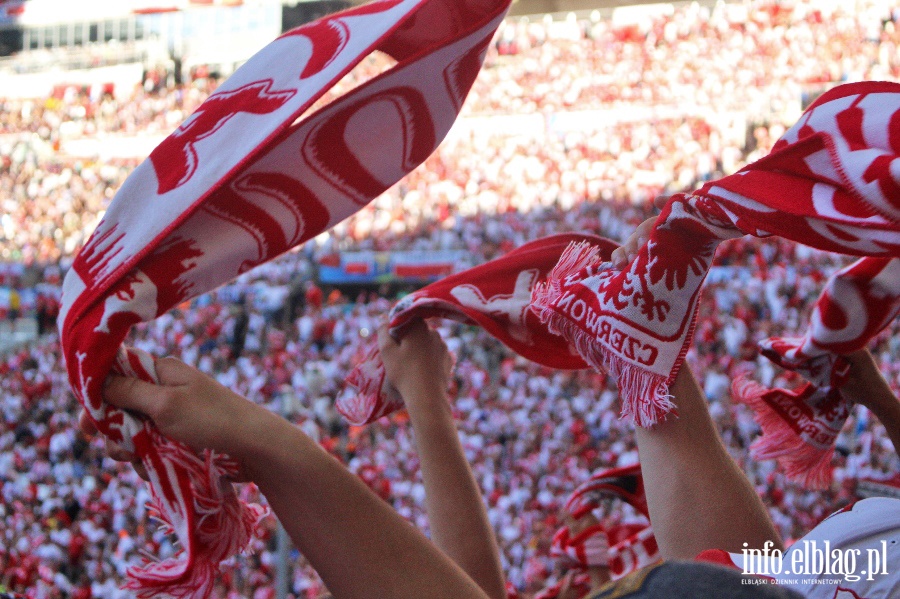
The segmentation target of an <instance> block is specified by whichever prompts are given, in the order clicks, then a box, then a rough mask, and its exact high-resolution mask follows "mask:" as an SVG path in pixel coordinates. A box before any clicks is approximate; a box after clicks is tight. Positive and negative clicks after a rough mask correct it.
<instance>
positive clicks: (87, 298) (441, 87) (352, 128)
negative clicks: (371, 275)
mask: <svg viewBox="0 0 900 599" xmlns="http://www.w3.org/2000/svg"><path fill="white" fill-rule="evenodd" d="M507 7H508V2H504V1H499V2H491V1H487V0H484V1H477V0H476V1H473V2H468V3H459V2H451V1H449V0H381V1H379V2H374V3H371V4H367V5H362V6H358V7H355V8H352V9H349V10H346V11H344V12H341V13H337V14H334V15H331V16H328V17H325V18H323V19H320V20H318V21H315V22H313V23H310V24H307V25H303V26H301V27H299V28H297V29H294V30H291V31H289V32H287V33H285V34H284V35H282V36H281V37H279V38H278V39H276V40H275V41H274V42H272V43H271V44H270V45H268V46H267V47H265V48H264V49H263V50H261V51H260V52H259V53H258V54H256V55H255V56H253V57H252V58H251V59H250V60H249V61H248V62H247V63H246V64H245V65H244V66H242V67H241V68H240V69H238V70H237V71H236V72H235V73H234V75H232V76H231V77H230V78H229V79H228V80H227V81H226V82H225V83H223V84H222V86H221V87H220V88H219V89H218V90H217V91H216V93H214V94H213V95H211V96H210V97H209V98H208V99H207V100H206V102H204V103H203V104H202V105H201V106H200V107H199V108H198V109H197V111H196V112H195V113H194V114H192V115H191V116H190V117H188V119H187V120H186V121H185V122H184V123H183V124H182V125H181V126H180V127H179V128H178V129H177V130H176V131H175V132H174V133H173V134H172V135H170V136H169V137H168V138H166V139H165V140H164V141H163V142H162V143H161V144H160V145H159V146H158V147H157V148H156V149H155V150H154V151H153V152H152V153H151V155H150V157H149V158H148V159H147V160H146V161H144V162H143V163H142V164H141V165H140V166H138V167H137V168H136V169H135V171H134V172H133V173H132V174H131V176H130V177H129V178H128V179H127V180H126V181H125V183H124V184H123V186H122V188H121V189H120V190H119V192H118V193H117V194H116V196H115V198H114V199H113V201H112V203H111V204H110V206H109V209H108V210H107V212H106V214H105V216H104V218H103V219H102V221H101V222H100V223H99V225H98V226H97V229H96V231H95V232H94V234H93V235H92V236H91V238H90V239H89V240H88V242H87V243H86V245H85V246H84V248H83V249H82V250H81V252H80V253H79V254H78V256H77V257H76V259H75V261H74V263H73V265H72V268H71V270H70V271H69V273H68V274H67V276H66V279H65V281H64V285H63V310H62V314H61V317H60V329H61V336H62V343H63V350H64V354H65V359H66V367H67V371H68V375H69V380H70V383H71V386H72V389H73V392H74V393H75V395H76V396H77V397H78V399H79V401H80V402H81V404H82V405H83V406H84V408H85V410H86V412H87V414H88V415H89V417H90V418H91V420H92V421H93V422H94V423H95V425H96V426H97V428H98V430H99V431H100V432H101V433H103V434H104V435H105V436H106V437H107V438H108V439H110V440H112V441H115V442H117V443H119V444H121V445H122V446H123V447H125V448H126V449H129V450H132V451H135V452H136V453H137V455H138V456H139V457H140V459H141V460H142V462H143V464H144V466H145V468H146V470H147V472H148V475H149V478H150V481H151V483H150V485H151V491H152V494H153V498H154V505H155V507H156V508H157V511H158V512H159V513H160V516H161V518H162V519H163V520H164V521H166V522H168V523H169V525H170V526H171V528H172V529H173V531H174V533H175V534H176V535H177V537H178V541H179V543H180V546H181V547H182V548H183V550H182V551H181V552H180V554H179V555H177V556H175V557H174V558H170V559H167V560H164V561H157V562H151V563H147V564H146V565H144V566H142V567H135V568H131V569H130V570H129V582H128V583H127V586H128V587H129V588H131V589H134V590H135V591H137V594H138V596H140V597H149V596H153V595H156V594H159V593H167V594H169V595H172V596H176V597H194V596H196V597H203V596H206V595H208V592H209V591H210V590H211V586H212V583H213V581H212V578H211V576H212V574H213V573H214V571H215V568H216V566H217V565H218V563H219V562H220V561H221V560H224V559H226V558H228V557H230V555H231V554H232V553H233V552H234V550H235V549H239V547H238V543H236V542H234V540H235V539H239V540H240V539H245V538H247V537H249V533H250V528H252V522H253V520H254V518H255V517H256V516H258V512H257V510H255V509H253V508H249V507H247V506H244V505H243V504H241V503H240V502H239V501H238V499H237V497H236V495H235V493H234V491H233V490H232V489H231V487H230V485H229V484H227V483H225V482H222V483H221V484H218V483H217V484H209V481H211V480H216V481H224V480H225V478H223V477H222V475H223V474H227V462H223V461H222V459H221V458H219V457H216V456H211V455H209V454H208V453H207V454H204V455H202V456H193V457H191V453H190V451H189V450H188V449H187V448H186V447H185V446H184V445H181V444H179V443H174V442H172V441H171V440H167V439H165V438H164V437H162V436H161V435H160V434H159V433H158V432H157V431H155V429H154V428H153V426H152V423H148V422H144V421H142V420H140V419H138V418H136V417H134V416H132V415H131V414H128V413H125V412H122V411H120V410H117V409H115V408H113V407H111V406H109V405H107V404H106V403H104V401H103V393H102V386H103V382H104V380H105V379H106V376H107V374H108V373H109V372H110V370H111V369H113V368H116V369H117V370H118V371H119V372H123V373H131V374H137V375H141V376H142V377H143V378H146V379H147V380H153V377H152V376H151V374H152V360H149V361H148V359H147V357H146V356H142V355H139V354H137V353H135V352H134V351H133V350H124V353H122V351H123V350H122V349H121V344H122V341H123V340H124V338H125V336H126V334H127V332H128V330H129V328H130V327H131V326H132V325H134V324H136V323H138V322H145V321H149V320H152V319H154V318H156V317H157V316H159V315H161V314H163V313H165V312H166V311H168V310H169V309H170V308H172V307H173V306H175V305H177V304H179V303H181V302H183V301H186V300H188V299H190V298H193V297H196V296H197V295H200V294H202V293H205V292H207V291H209V290H211V289H213V288H215V287H217V286H218V285H220V284H222V283H225V282H227V281H229V280H231V279H232V278H234V277H236V276H237V275H239V274H241V273H243V272H245V271H247V270H248V269H250V268H252V267H254V266H256V265H258V264H261V263H263V262H265V261H267V260H270V259H272V258H274V257H276V256H278V255H279V254H281V253H283V252H285V251H287V250H288V249H290V248H292V247H294V246H296V245H298V244H300V243H303V242H304V241H306V240H307V239H310V238H311V237H313V236H315V235H317V234H319V233H321V232H322V231H324V230H327V229H329V228H330V227H332V226H333V225H335V224H336V223H338V222H340V221H341V220H343V219H345V218H346V217H348V216H350V215H352V214H354V213H355V212H357V211H358V210H360V209H361V208H362V207H363V206H365V205H366V204H367V203H368V202H369V201H370V200H372V199H373V198H374V197H376V196H377V195H379V194H380V193H382V192H383V191H385V190H386V189H387V188H388V187H390V186H391V185H393V184H394V183H395V182H397V181H398V180H399V179H400V178H402V177H403V176H404V175H406V174H407V173H409V172H410V171H411V170H412V169H413V168H415V167H416V166H418V165H419V164H421V163H422V162H423V161H424V160H425V159H426V158H427V156H428V155H429V154H431V152H432V151H433V150H434V149H435V148H436V147H437V145H438V143H440V141H441V140H442V139H443V138H444V136H445V135H446V133H447V131H448V130H449V128H450V126H451V125H452V124H453V122H454V120H455V119H456V117H457V115H458V113H459V110H460V108H461V106H462V103H463V101H464V99H465V97H466V94H467V93H468V91H469V88H470V87H471V85H472V83H473V82H474V80H475V77H476V76H477V73H478V71H479V69H480V67H481V63H482V60H483V58H484V53H485V52H486V50H487V47H488V44H489V43H490V40H491V38H492V36H493V33H494V31H495V30H496V28H497V27H498V26H499V23H500V21H501V19H502V18H503V15H504V14H505V11H506V9H507ZM376 50H379V51H382V52H385V53H387V54H389V55H390V56H392V57H393V58H394V59H396V60H397V64H396V65H395V66H394V67H392V68H390V69H389V70H387V71H385V72H384V73H382V74H381V75H379V76H377V77H375V78H373V79H371V80H370V81H367V82H366V83H364V84H362V85H361V86H359V87H358V88H356V89H354V90H353V91H351V92H349V93H347V94H345V95H344V96H342V97H340V98H338V99H337V100H335V101H333V102H331V103H330V104H328V105H326V106H325V107H324V108H322V109H320V110H318V111H316V112H315V113H313V114H311V115H309V116H307V117H305V118H303V119H301V120H299V121H297V118H298V117H299V116H300V115H301V114H302V113H303V112H304V111H306V110H307V109H308V108H309V107H310V106H311V105H312V103H313V102H315V100H316V99H318V98H319V97H321V96H322V94H323V93H325V92H326V91H327V90H328V89H329V88H331V87H332V86H333V85H334V84H335V83H336V82H337V81H338V80H339V79H340V78H341V77H342V76H343V75H344V74H346V73H347V72H348V71H349V70H350V69H352V68H353V67H354V66H355V65H356V64H357V63H359V61H360V60H362V58H364V57H365V56H367V55H368V54H370V53H371V52H373V51H376ZM295 121H296V122H295ZM117 360H118V365H117V366H116V363H117V362H116V361H117ZM134 366H140V367H139V368H137V367H134ZM195 457H196V458H197V459H194V458H195ZM223 469H224V470H223ZM221 537H230V538H229V539H223V538H221ZM226 540H227V541H228V542H225V541H226Z"/></svg>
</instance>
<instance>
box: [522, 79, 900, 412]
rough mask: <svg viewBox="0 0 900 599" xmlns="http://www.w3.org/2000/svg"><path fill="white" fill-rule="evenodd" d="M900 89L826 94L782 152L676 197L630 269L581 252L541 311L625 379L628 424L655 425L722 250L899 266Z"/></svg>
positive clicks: (539, 292) (539, 299)
mask: <svg viewBox="0 0 900 599" xmlns="http://www.w3.org/2000/svg"><path fill="white" fill-rule="evenodd" d="M898 119H900V85H898V84H895V83H882V82H864V83H853V84H847V85H842V86H839V87H836V88H833V89H831V90H829V91H828V92H826V93H825V94H822V96H820V97H819V99H818V100H817V101H816V102H815V103H814V104H813V105H811V106H810V107H809V109H808V110H807V111H806V112H805V113H804V114H803V116H802V117H801V119H800V120H799V121H798V122H797V124H796V125H794V126H793V127H791V128H790V129H789V130H788V131H787V132H786V133H785V134H784V136H783V137H782V138H781V139H780V140H779V141H778V142H777V143H776V144H775V146H774V147H773V149H772V152H771V153H770V154H769V155H768V156H766V157H764V158H762V159H760V160H758V161H757V162H754V163H753V164H750V165H748V166H746V167H744V168H743V169H741V170H740V171H738V172H737V173H735V174H734V175H731V176H728V177H724V178H722V179H719V180H716V181H711V182H709V183H707V184H706V185H704V186H703V187H702V188H700V189H699V190H697V191H695V192H694V193H692V194H677V195H675V196H673V197H672V198H671V199H670V201H669V203H668V204H667V205H666V207H665V208H664V209H663V211H662V213H661V214H660V216H659V218H658V219H657V221H656V224H655V226H654V228H653V230H652V231H651V233H650V235H649V240H648V241H647V243H646V244H645V245H644V246H643V247H642V248H641V249H640V250H639V252H638V254H637V256H636V257H635V258H634V260H633V261H632V262H631V263H630V264H628V265H627V266H625V267H624V268H623V269H618V268H614V267H613V266H612V264H610V263H608V262H605V260H604V259H602V258H601V257H600V256H598V254H597V253H596V252H595V251H593V250H592V248H590V247H589V246H588V245H584V244H582V245H574V246H573V247H571V248H570V249H569V250H568V251H567V252H565V253H564V254H563V256H562V257H561V258H560V261H559V264H558V265H557V267H556V268H555V269H554V271H553V272H551V274H550V276H549V277H548V280H547V281H546V282H545V283H543V284H541V285H538V286H536V287H535V290H534V293H533V297H532V307H533V309H534V310H535V311H537V313H538V314H539V316H540V318H541V320H542V321H543V322H546V323H547V325H548V328H549V329H550V330H551V331H552V332H556V333H559V334H561V335H563V336H565V337H566V338H567V339H569V340H570V341H572V343H573V344H574V345H575V347H576V348H577V349H578V352H579V354H581V356H582V357H583V358H584V359H585V361H587V362H588V363H590V364H591V365H592V366H594V367H595V368H597V369H602V370H605V371H607V372H609V373H610V375H612V376H613V377H615V378H616V379H617V382H618V385H619V393H620V395H621V397H622V402H623V408H622V412H623V415H624V416H627V417H630V418H631V419H632V420H633V421H634V422H635V423H636V424H637V425H639V426H643V427H646V426H651V425H653V424H654V423H655V422H657V420H658V419H659V418H661V417H664V416H665V415H666V414H667V413H669V412H670V411H671V410H672V408H673V404H672V402H671V399H670V397H669V391H668V390H669V386H670V385H671V384H672V382H673V381H674V380H675V376H676V375H677V374H678V370H679V368H680V367H681V364H682V363H683V362H684V356H685V354H686V353H687V349H688V346H689V344H690V340H691V337H692V335H693V331H694V326H695V322H696V313H697V304H698V301H699V297H700V288H701V285H702V284H703V281H704V279H705V278H706V274H707V272H708V271H709V268H710V265H711V263H712V258H713V254H714V253H715V250H716V247H717V246H718V244H719V243H721V242H722V241H725V240H728V239H734V238H737V237H740V236H743V235H755V236H758V237H767V236H770V235H777V236H780V237H784V238H787V239H791V240H794V241H797V242H800V243H804V244H806V245H809V246H812V247H816V248H819V249H822V250H826V251H833V252H838V253H845V254H851V255H858V256H873V257H883V258H888V257H897V256H900V224H898V223H900V177H898V176H897V174H896V173H898V172H900V160H898V159H900V127H897V125H896V123H897V122H898Z"/></svg>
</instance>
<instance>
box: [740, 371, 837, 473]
mask: <svg viewBox="0 0 900 599" xmlns="http://www.w3.org/2000/svg"><path fill="white" fill-rule="evenodd" d="M731 393H732V396H733V397H734V399H735V401H737V402H740V403H743V404H745V405H747V406H749V407H750V408H751V409H752V410H753V411H754V412H755V414H754V419H755V420H756V423H757V424H759V427H760V429H762V434H761V436H760V437H759V438H758V439H757V440H756V441H754V442H753V444H752V445H751V446H750V455H751V456H752V457H753V458H754V459H757V460H772V459H774V460H775V461H776V462H778V465H779V466H780V467H781V468H782V470H784V473H785V475H786V476H787V477H788V478H789V479H790V480H792V481H794V482H797V483H799V484H801V485H803V486H804V487H807V488H809V489H825V488H827V487H829V486H830V485H831V481H832V471H831V459H832V457H833V456H834V438H831V439H828V438H827V437H828V436H829V434H828V433H830V432H833V433H834V437H836V435H837V431H833V430H832V431H828V432H826V433H825V434H820V435H819V436H818V439H819V442H818V443H813V442H811V439H810V438H809V437H808V436H807V437H806V438H805V435H808V434H809V433H810V432H815V431H816V429H818V431H819V432H820V433H821V429H822V428H825V427H828V425H827V424H825V423H822V422H818V423H817V424H818V427H810V426H807V425H806V424H804V422H806V423H807V424H808V423H810V421H813V420H815V414H814V413H813V412H812V410H811V408H810V405H808V404H807V401H808V400H809V401H814V399H815V398H813V396H814V395H820V396H823V395H825V394H827V393H828V392H827V391H823V390H821V389H819V388H817V387H815V386H814V385H812V384H810V383H806V384H805V385H804V386H803V387H801V388H800V389H799V390H797V391H788V390H785V389H767V388H765V387H763V386H762V385H760V384H759V383H757V382H755V381H752V380H750V379H747V378H745V377H742V378H739V379H736V380H735V381H734V383H733V384H732V387H731ZM787 403H791V404H793V405H791V406H789V407H788V408H787V409H784V410H776V409H774V408H773V405H780V406H784V405H785V404H787Z"/></svg>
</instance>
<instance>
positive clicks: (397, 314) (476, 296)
mask: <svg viewBox="0 0 900 599" xmlns="http://www.w3.org/2000/svg"><path fill="white" fill-rule="evenodd" d="M570 243H590V244H592V245H593V246H594V247H597V248H598V251H600V252H602V253H603V255H604V256H606V257H608V256H609V255H610V254H611V253H612V251H613V250H614V249H615V248H616V247H617V244H615V243H614V242H612V241H610V240H608V239H603V238H600V237H596V236H593V235H583V234H577V233H563V234H559V235H551V236H549V237H544V238H541V239H537V240H535V241H530V242H528V243H526V244H524V245H522V246H520V247H518V248H516V249H515V250H513V251H511V252H509V253H508V254H506V255H504V256H501V257H500V258H496V259H494V260H491V261H490V262H487V263H485V264H481V265H478V266H475V267H473V268H470V269H468V270H465V271H463V272H460V273H456V274H454V275H450V276H448V277H445V278H443V279H441V280H440V281H436V282H434V283H432V284H430V285H428V286H427V287H423V288H422V289H420V290H418V291H416V292H414V293H411V294H409V295H407V296H406V297H404V298H403V299H401V300H400V301H399V302H397V304H396V305H394V307H393V308H392V309H391V313H390V322H389V326H390V333H391V335H392V336H393V337H394V338H401V337H402V336H403V331H404V329H405V328H406V327H407V326H408V325H409V324H410V323H412V322H413V321H415V320H417V319H425V318H447V319H450V320H456V321H459V322H464V323H467V324H473V325H478V326H480V327H482V328H483V329H484V330H485V331H487V332H488V333H490V334H491V335H493V336H494V337H495V338H496V339H498V340H500V341H501V342H502V343H504V344H505V345H506V346H507V347H509V348H510V349H512V350H513V351H514V352H516V353H517V354H519V355H520V356H522V357H524V358H527V359H529V360H531V361H532V362H536V363H538V364H542V365H544V366H548V367H550V368H561V369H567V370H577V369H581V368H588V365H587V364H586V363H585V362H584V360H582V359H581V357H580V356H578V354H577V353H576V352H575V351H574V350H573V349H572V347H571V345H570V344H569V342H568V341H567V340H566V339H564V338H562V337H560V336H559V335H554V334H552V333H550V332H549V331H548V330H547V327H546V326H544V325H543V324H541V322H540V320H538V318H537V317H536V316H535V315H534V314H533V313H532V312H531V310H530V309H529V304H530V302H531V292H532V289H533V288H534V286H535V285H536V284H537V283H538V282H539V281H542V280H544V279H545V278H546V277H547V273H548V272H549V271H550V269H551V268H553V265H554V264H556V262H557V260H559V256H560V254H561V253H562V252H563V250H565V249H566V247H567V246H568V245H569V244H570ZM347 384H348V385H349V388H348V392H346V393H345V394H344V395H342V396H341V397H339V398H338V401H337V403H336V408H337V410H338V411H339V412H340V413H341V414H342V415H343V416H344V417H345V418H346V419H347V420H348V421H349V422H350V423H351V424H354V425H363V424H367V423H369V422H373V421H374V420H377V419H378V418H380V417H382V416H386V415H388V414H390V413H391V412H394V411H396V410H399V409H400V408H402V407H403V400H402V399H401V398H400V396H399V394H398V393H397V392H396V390H394V389H393V387H392V386H391V385H390V383H388V382H387V380H386V379H385V371H384V364H383V363H382V362H381V354H380V353H379V351H378V347H377V345H373V346H372V347H371V348H370V349H369V350H368V353H367V354H366V355H365V356H364V357H363V358H362V359H361V360H360V361H359V362H358V363H357V365H356V366H355V367H354V369H353V370H352V371H351V372H350V374H349V375H348V376H347ZM350 388H352V390H351V389H350Z"/></svg>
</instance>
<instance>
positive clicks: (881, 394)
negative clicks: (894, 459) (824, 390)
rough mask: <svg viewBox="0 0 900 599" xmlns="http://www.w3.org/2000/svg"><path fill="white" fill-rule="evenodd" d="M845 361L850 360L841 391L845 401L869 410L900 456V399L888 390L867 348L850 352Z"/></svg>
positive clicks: (888, 387)
mask: <svg viewBox="0 0 900 599" xmlns="http://www.w3.org/2000/svg"><path fill="white" fill-rule="evenodd" d="M847 359H848V360H849V361H850V371H849V375H848V377H847V382H846V383H844V386H843V387H841V392H842V393H843V394H844V395H845V396H846V397H847V398H848V399H850V400H852V401H855V402H856V403H858V404H861V405H863V406H865V407H867V408H869V410H870V411H871V412H872V414H874V415H875V417H876V418H878V420H879V421H880V422H881V424H882V425H883V426H884V429H885V431H887V434H888V438H890V440H891V442H892V443H893V444H894V451H896V452H897V455H900V400H898V399H897V396H896V395H894V392H893V391H891V388H890V386H889V385H888V382H887V381H886V380H885V379H884V376H882V374H881V372H880V371H879V370H878V366H877V365H876V364H875V358H874V357H873V356H872V354H871V352H869V350H868V349H861V350H859V351H857V352H853V353H852V354H850V355H848V356H847Z"/></svg>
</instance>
